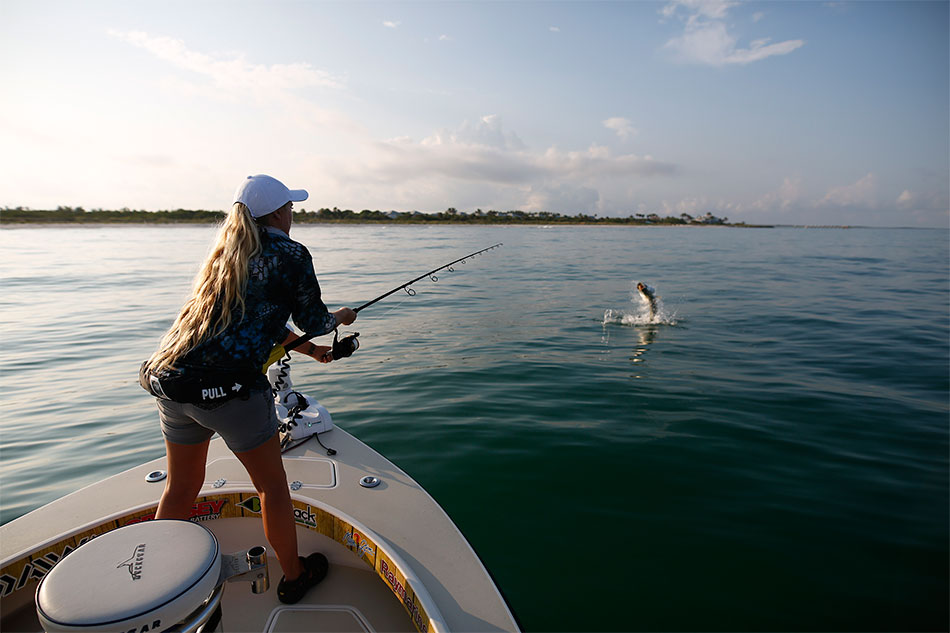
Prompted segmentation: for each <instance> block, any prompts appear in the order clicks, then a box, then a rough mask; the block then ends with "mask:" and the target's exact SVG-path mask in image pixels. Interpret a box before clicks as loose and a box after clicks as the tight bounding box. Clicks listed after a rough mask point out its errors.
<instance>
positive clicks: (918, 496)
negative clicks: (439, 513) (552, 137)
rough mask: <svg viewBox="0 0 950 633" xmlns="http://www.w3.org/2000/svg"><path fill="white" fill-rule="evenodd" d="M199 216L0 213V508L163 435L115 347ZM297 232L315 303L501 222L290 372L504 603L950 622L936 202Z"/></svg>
mask: <svg viewBox="0 0 950 633" xmlns="http://www.w3.org/2000/svg"><path fill="white" fill-rule="evenodd" d="M213 233H214V228H213V227H211V226H170V227H168V226H161V227H159V226H145V227H108V226H79V227H33V228H6V227H5V228H3V229H2V230H0V253H2V256H0V283H2V293H0V306H2V315H3V318H2V324H0V337H2V345H0V486H2V488H0V495H2V496H0V521H2V522H7V521H10V520H12V519H13V518H15V517H17V516H20V515H21V514H23V513H25V512H28V511H30V510H32V509H35V508H37V507H39V506H41V505H42V504H44V503H46V502H48V501H50V500H53V499H55V498H57V497H59V496H62V495H64V494H67V493H69V492H72V491H74V490H76V489H78V488H80V487H82V486H84V485H86V484H89V483H91V482H94V481H96V480H98V479H100V478H103V477H106V476H108V475H112V474H114V473H117V472H120V471H122V470H124V469H126V468H129V467H132V466H134V465H137V464H139V463H141V462H143V461H146V460H150V459H153V458H156V457H160V456H161V455H162V454H163V445H162V438H161V433H160V431H159V428H158V424H157V415H156V411H155V406H154V403H153V402H152V401H151V399H150V398H149V397H148V396H147V395H146V394H145V393H144V392H143V391H141V389H140V388H139V387H138V385H137V383H136V371H137V368H138V364H139V363H140V362H141V361H142V360H143V359H144V358H146V357H147V356H148V355H149V354H150V353H151V351H152V350H153V349H154V347H155V345H156V343H157V341H158V339H159V338H160V336H161V334H162V333H163V331H164V330H165V329H166V328H167V327H168V326H169V325H170V323H171V320H172V319H173V317H174V315H175V313H176V311H177V310H178V308H179V307H180V305H181V303H182V301H183V300H184V298H185V296H186V294H187V292H188V288H189V286H190V283H191V279H192V277H193V275H194V273H195V272H196V270H197V267H198V265H199V262H200V260H201V259H202V258H203V257H204V255H205V253H206V252H207V249H208V246H209V244H210V241H211V239H212V236H213ZM292 234H293V237H294V238H295V239H297V240H299V241H301V242H303V243H304V244H306V245H307V246H308V247H309V248H310V250H311V252H312V253H313V255H314V261H315V265H316V269H317V274H318V277H319V278H320V281H321V285H322V288H323V292H324V298H325V300H326V301H327V303H328V304H329V305H330V306H331V307H337V306H340V305H350V306H355V305H358V304H360V303H363V302H365V301H367V300H369V299H371V298H373V297H375V296H376V295H378V294H381V293H382V292H385V291H386V290H388V289H390V288H392V287H394V286H396V285H399V284H400V283H402V282H404V281H407V280H408V279H411V278H412V277H414V276H417V275H419V274H422V273H423V272H425V271H427V270H430V269H432V268H435V267H436V266H438V265H440V264H442V263H445V262H447V261H450V260H452V259H455V258H457V257H460V256H462V255H464V254H466V253H469V252H472V251H475V250H478V249H480V248H484V247H486V246H490V245H491V244H494V243H496V242H503V243H504V246H503V247H502V248H500V249H496V250H494V251H491V252H489V253H486V254H483V255H480V256H479V257H477V258H475V259H473V260H471V261H468V262H467V263H465V264H458V265H456V266H455V267H454V268H455V272H451V273H450V272H446V271H442V272H440V273H437V276H438V277H439V280H438V282H433V281H431V280H428V279H426V280H423V281H420V282H418V283H416V284H415V285H414V289H415V290H416V291H417V294H416V296H414V297H409V296H408V295H406V294H405V293H402V292H400V293H397V294H395V295H393V296H392V297H390V298H388V299H386V300H384V301H382V302H380V303H378V304H376V305H375V306H373V307H372V308H369V309H367V310H366V311H364V312H362V313H361V315H360V319H359V320H358V321H357V322H356V323H355V324H354V325H353V326H351V327H350V328H346V329H347V330H355V331H359V332H361V337H360V340H361V342H362V347H361V349H360V350H359V351H358V352H357V353H356V354H355V355H354V356H353V357H352V358H349V359H347V360H345V361H341V362H337V363H333V364H331V365H320V364H318V363H315V362H313V361H310V360H308V359H303V358H302V359H300V360H298V361H297V362H296V363H295V365H294V380H295V383H296V386H297V387H298V388H299V389H301V390H303V391H306V392H308V393H310V394H312V395H314V396H316V397H317V398H318V399H319V400H320V401H321V403H323V404H324V405H325V406H327V407H328V408H329V409H330V411H331V412H332V413H333V416H334V421H335V422H336V423H337V424H338V425H339V426H341V427H343V428H345V429H347V430H348V431H350V432H351V433H353V434H354V435H356V436H357V437H359V438H360V439H362V440H363V441H365V442H367V443H369V444H370V445H372V446H373V447H374V448H376V449H377V450H378V451H380V452H381V453H382V454H384V455H386V456H387V457H389V458H390V459H391V460H392V461H394V462H395V463H396V464H398V465H399V466H400V467H402V468H403V469H404V470H406V471H407V472H408V473H409V474H410V475H412V476H413V477H414V478H415V479H417V480H418V481H419V482H420V483H421V484H422V485H424V486H425V487H426V488H427V489H428V490H429V491H430V492H431V494H432V495H433V496H434V497H435V498H436V499H437V500H438V501H439V502H440V503H441V504H442V506H443V507H444V508H445V509H446V511H447V512H448V513H449V514H450V515H451V516H452V517H453V519H454V520H455V521H456V523H457V524H458V525H459V527H460V528H461V529H462V531H463V532H464V533H465V534H466V536H467V537H468V539H469V540H470V541H471V543H472V545H473V546H474V547H475V549H476V551H478V553H479V555H480V556H481V557H482V559H483V560H484V562H485V564H486V566H487V567H488V568H489V569H490V570H491V572H492V574H493V575H494V577H495V579H496V580H497V582H498V584H499V586H500V587H501V589H502V590H503V591H504V593H505V594H506V596H507V598H508V600H509V602H510V604H511V606H512V608H513V610H514V611H515V613H516V615H517V616H518V617H519V618H520V621H521V623H522V625H523V626H524V627H525V628H526V629H527V630H531V631H555V630H571V631H599V630H614V631H616V630H630V631H633V630H946V629H947V628H948V592H950V588H948V575H950V569H948V560H950V553H948V541H950V529H948V521H950V494H948V485H950V484H948V482H950V472H948V458H950V457H948V456H950V446H948V412H950V403H948V398H950V255H948V245H950V239H948V237H950V234H948V232H947V231H942V230H933V231H923V230H877V229H873V230H872V229H852V230H803V229H767V230H766V229H762V230H757V229H744V230H740V229H729V228H658V227H641V228H635V227H612V228H605V227H539V226H531V227H525V226H520V227H449V226H419V227H386V226H375V225H365V226H297V227H294V229H293V231H292ZM637 281H644V282H645V283H648V284H650V285H652V286H654V287H655V288H656V290H657V293H658V295H659V296H660V305H659V308H660V309H659V312H658V314H657V315H656V316H655V317H653V318H651V316H650V315H649V313H648V311H647V310H646V307H645V305H644V303H643V302H642V300H641V298H640V297H639V295H638V294H637V293H636V289H635V287H636V282H637Z"/></svg>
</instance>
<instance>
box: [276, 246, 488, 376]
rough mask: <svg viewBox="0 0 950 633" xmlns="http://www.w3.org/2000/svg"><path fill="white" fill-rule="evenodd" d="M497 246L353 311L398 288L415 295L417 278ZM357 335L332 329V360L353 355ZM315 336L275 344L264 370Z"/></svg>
mask: <svg viewBox="0 0 950 633" xmlns="http://www.w3.org/2000/svg"><path fill="white" fill-rule="evenodd" d="M499 246H502V243H501V242H499V243H498V244H493V245H492V246H489V247H488V248H483V249H482V250H480V251H475V252H474V253H469V254H468V255H466V256H465V257H459V258H458V259H456V260H454V261H451V262H449V263H448V264H443V265H442V266H439V267H438V268H433V269H432V270H430V271H429V272H427V273H424V274H422V275H419V276H418V277H416V278H415V279H413V280H411V281H407V282H406V283H404V284H402V285H401V286H396V287H395V288H393V289H392V290H390V291H389V292H386V293H383V294H381V295H379V296H378V297H376V298H375V299H372V300H370V301H367V302H366V303H364V304H363V305H361V306H360V307H358V308H354V310H353V311H354V312H357V313H358V312H359V311H360V310H362V309H363V308H368V307H370V306H371V305H373V304H374V303H377V302H378V301H382V300H383V299H385V298H386V297H388V296H390V295H392V294H395V293H397V292H399V291H400V290H405V291H406V294H408V295H409V296H410V297H412V296H415V294H416V291H415V290H413V289H412V288H411V287H410V286H412V284H414V283H416V282H417V281H419V280H421V279H425V278H426V277H428V278H429V279H431V280H432V281H433V282H437V281H439V278H438V277H436V276H435V273H437V272H439V271H440V270H444V269H448V271H449V272H450V273H452V272H455V269H454V268H452V266H454V265H455V264H458V263H459V262H461V263H463V264H464V263H465V262H466V261H467V260H468V259H470V258H472V257H475V256H476V255H481V254H482V253H484V252H486V251H490V250H493V249H496V248H498V247H499ZM359 335H360V333H359V332H355V333H353V334H349V335H347V336H344V337H343V338H339V337H338V332H337V330H334V331H333V348H332V350H331V352H330V353H331V354H332V355H333V358H332V360H338V359H340V358H346V357H348V356H352V355H353V352H355V351H356V350H358V349H359V347H360V343H359V341H358V340H357V337H358V336H359ZM315 336H317V335H316V334H305V335H303V336H301V337H299V338H297V339H295V340H293V341H292V342H290V343H288V344H287V345H275V346H274V349H272V350H271V353H270V357H269V358H268V359H267V362H266V363H265V364H264V372H267V368H268V367H269V366H270V365H272V364H274V363H276V362H277V361H278V360H280V358H281V357H282V356H283V355H284V354H285V353H287V352H289V351H290V350H292V349H294V348H295V347H297V346H298V345H302V344H303V343H306V342H307V341H309V340H310V339H312V338H313V337H315Z"/></svg>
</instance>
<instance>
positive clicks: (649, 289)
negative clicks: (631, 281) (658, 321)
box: [637, 281, 656, 321]
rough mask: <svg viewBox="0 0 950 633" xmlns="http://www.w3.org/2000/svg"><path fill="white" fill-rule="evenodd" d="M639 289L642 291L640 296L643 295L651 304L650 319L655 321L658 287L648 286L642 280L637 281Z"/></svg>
mask: <svg viewBox="0 0 950 633" xmlns="http://www.w3.org/2000/svg"><path fill="white" fill-rule="evenodd" d="M637 291H638V292H639V293H640V296H641V297H643V298H644V299H645V300H646V302H647V303H648V304H649V306H650V320H651V321H653V320H654V319H655V318H656V288H654V287H653V286H648V285H646V284H645V283H643V282H642V281H640V282H637Z"/></svg>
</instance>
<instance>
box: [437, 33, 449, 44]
mask: <svg viewBox="0 0 950 633" xmlns="http://www.w3.org/2000/svg"><path fill="white" fill-rule="evenodd" d="M451 39H452V38H451V37H449V36H448V35H445V34H443V35H440V36H439V41H440V42H448V41H449V40H451Z"/></svg>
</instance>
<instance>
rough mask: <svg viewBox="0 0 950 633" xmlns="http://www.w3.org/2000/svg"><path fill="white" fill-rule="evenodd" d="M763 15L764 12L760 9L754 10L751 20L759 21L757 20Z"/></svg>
mask: <svg viewBox="0 0 950 633" xmlns="http://www.w3.org/2000/svg"><path fill="white" fill-rule="evenodd" d="M764 17H765V14H764V13H763V12H761V11H756V12H755V13H753V14H752V21H753V22H759V21H761V20H762V18H764Z"/></svg>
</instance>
